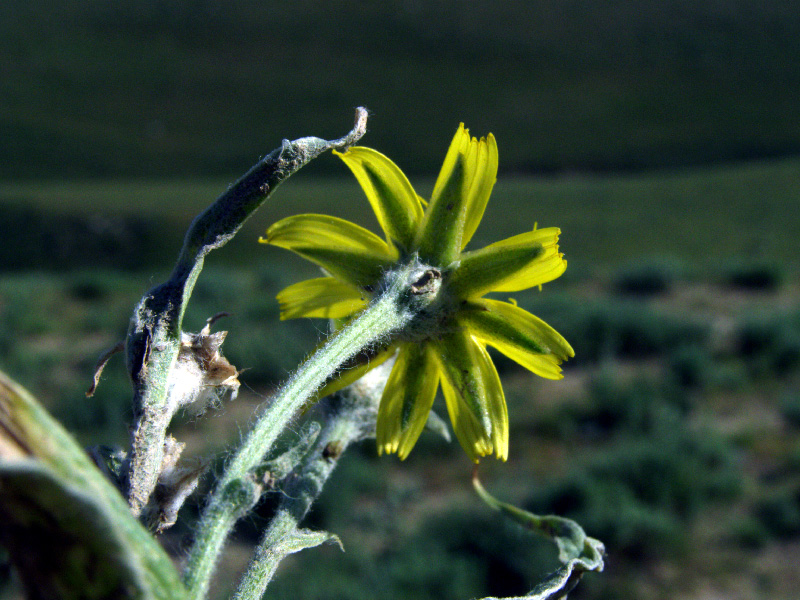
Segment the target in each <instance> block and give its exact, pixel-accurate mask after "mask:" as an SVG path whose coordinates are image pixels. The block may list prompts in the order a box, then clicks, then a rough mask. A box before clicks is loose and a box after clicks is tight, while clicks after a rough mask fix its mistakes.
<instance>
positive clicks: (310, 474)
mask: <svg viewBox="0 0 800 600" xmlns="http://www.w3.org/2000/svg"><path fill="white" fill-rule="evenodd" d="M387 366H388V365H382V366H381V367H378V369H375V370H374V371H371V372H370V374H369V375H368V376H367V377H369V378H370V379H376V380H379V381H377V382H375V383H373V384H372V385H369V386H367V385H361V384H356V385H353V386H350V387H349V388H347V389H346V390H344V391H342V392H340V393H339V394H337V395H335V396H333V397H332V398H330V399H329V401H328V402H327V404H326V408H327V409H328V410H326V420H325V425H324V426H323V428H322V431H321V433H320V435H319V437H318V438H317V442H316V444H315V445H314V448H313V449H312V450H311V451H310V452H309V453H308V454H306V456H305V458H304V459H303V461H302V463H301V464H300V465H299V466H298V467H297V468H295V470H294V471H293V472H292V473H291V474H290V475H289V476H288V477H287V478H286V481H285V484H284V485H283V486H282V488H281V491H282V492H283V493H282V496H281V502H280V505H279V506H278V509H277V511H276V513H275V516H274V517H273V519H272V520H271V521H270V525H269V528H268V529H267V530H266V531H265V532H264V535H263V536H262V538H261V541H260V542H259V544H258V547H257V548H256V551H255V553H254V555H253V560H252V562H251V563H250V565H249V566H248V568H247V572H246V573H245V574H244V576H243V577H242V580H241V581H240V583H239V588H238V589H237V591H236V595H235V596H234V597H233V600H258V599H260V598H261V597H262V596H263V595H264V591H265V590H266V588H267V585H268V584H269V582H270V581H271V580H272V577H273V575H274V574H275V570H276V569H277V568H278V565H279V564H280V562H281V561H282V560H283V559H284V558H285V557H286V556H287V555H288V554H291V553H293V552H298V551H300V550H303V549H305V548H310V547H313V546H317V545H319V544H321V543H324V542H327V541H332V540H333V541H335V540H336V538H335V537H334V536H332V535H331V534H328V533H326V532H312V531H308V530H303V529H299V527H298V525H299V523H300V522H301V521H302V520H303V518H304V517H305V516H306V513H308V511H309V509H310V508H311V505H312V504H313V503H314V501H315V500H316V499H317V497H318V496H319V494H320V493H321V492H322V488H323V486H324V485H325V482H326V481H327V480H328V478H329V477H330V475H331V473H332V472H333V470H334V468H335V467H336V465H337V463H338V461H339V458H340V457H341V456H342V454H343V453H344V451H345V450H346V449H347V447H348V446H349V445H350V444H351V443H353V442H357V441H359V440H362V439H365V438H367V437H374V435H375V414H376V411H377V407H378V402H379V400H380V394H381V391H382V390H383V385H385V383H386V378H387V377H388V375H389V371H390V370H391V369H390V368H388V369H387V368H384V367H387ZM376 371H379V373H376Z"/></svg>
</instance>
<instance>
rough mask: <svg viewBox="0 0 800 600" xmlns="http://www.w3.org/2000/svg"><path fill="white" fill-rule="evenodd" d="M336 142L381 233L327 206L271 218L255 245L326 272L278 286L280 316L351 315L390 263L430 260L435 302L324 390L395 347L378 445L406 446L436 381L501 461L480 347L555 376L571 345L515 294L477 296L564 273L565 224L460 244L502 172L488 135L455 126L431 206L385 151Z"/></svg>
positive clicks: (477, 453)
mask: <svg viewBox="0 0 800 600" xmlns="http://www.w3.org/2000/svg"><path fill="white" fill-rule="evenodd" d="M334 152H335V154H336V155H337V156H339V158H341V159H342V160H343V161H344V163H345V164H346V165H347V166H348V167H349V168H350V170H351V171H352V172H353V174H354V175H355V177H356V179H357V180H358V182H359V184H360V185H361V187H362V188H363V190H364V193H365V194H366V196H367V199H368V200H369V203H370V205H371V206H372V209H373V211H374V212H375V215H376V216H377V218H378V223H379V224H380V226H381V228H382V229H383V233H384V235H385V238H386V239H385V241H384V240H383V239H381V238H380V237H378V236H376V235H375V234H374V233H372V232H370V231H367V230H366V229H364V228H362V227H360V226H358V225H355V224H353V223H350V222H348V221H344V220H342V219H338V218H335V217H331V216H324V215H297V216H294V217H289V218H287V219H283V220H282V221H279V222H278V223H275V224H274V225H273V226H272V227H270V228H269V229H268V230H267V233H266V236H265V237H263V238H261V239H260V241H261V242H262V243H265V244H272V245H274V246H279V247H281V248H286V249H287V250H291V251H292V252H295V253H296V254H299V255H300V256H302V257H304V258H307V259H308V260H311V261H313V262H314V263H316V264H317V265H319V266H320V267H321V268H322V269H323V270H324V271H325V272H326V274H327V275H328V276H327V277H321V278H317V279H311V280H308V281H303V282H300V283H296V284H294V285H291V286H289V287H288V288H286V289H284V290H283V291H282V292H280V294H278V300H279V302H280V306H281V318H282V319H293V318H298V317H320V318H331V319H350V318H352V317H353V316H355V315H356V314H358V313H359V312H360V311H361V310H363V309H364V308H365V307H366V306H367V304H368V303H369V302H370V300H371V299H372V298H373V297H374V296H375V295H376V293H377V291H378V290H379V289H380V286H381V285H382V282H383V281H384V280H385V277H386V273H387V272H391V271H392V269H394V268H395V267H396V266H397V265H403V264H408V263H409V262H410V261H412V260H420V261H422V262H423V263H425V264H428V265H431V266H432V267H433V268H434V269H435V270H436V272H435V273H432V275H431V277H435V278H437V279H440V280H437V284H438V285H440V286H441V290H440V293H439V300H438V301H437V302H436V303H435V305H434V306H432V307H429V308H428V309H426V310H424V311H421V313H420V314H419V315H417V317H416V318H415V320H414V322H412V323H411V324H410V325H409V327H408V328H407V329H406V330H405V331H403V332H401V333H400V334H398V335H397V336H396V337H395V338H394V339H393V340H390V341H389V342H387V344H386V345H385V346H384V347H382V348H379V349H377V353H376V354H375V355H374V356H372V357H371V358H370V361H369V362H368V363H365V364H361V365H358V366H356V367H355V368H352V369H348V370H344V371H343V372H342V375H341V376H340V377H339V378H338V379H336V380H334V381H332V382H329V383H328V384H327V385H326V386H325V387H324V388H323V389H322V391H321V392H320V395H325V394H329V393H332V392H334V391H336V390H338V389H341V388H342V387H344V386H346V385H348V384H350V383H352V382H353V381H355V380H356V379H357V378H358V377H360V376H361V375H363V374H364V373H366V372H367V371H368V370H370V369H371V368H374V367H375V366H377V365H378V364H381V363H382V362H384V361H385V360H387V359H388V358H390V357H391V356H393V355H394V354H395V353H396V352H398V351H399V353H398V354H397V360H396V362H395V364H394V367H393V369H392V373H391V376H390V377H389V381H388V383H387V384H386V388H385V390H384V392H383V396H382V398H381V403H380V409H379V411H378V420H377V430H376V434H377V441H378V452H380V453H384V452H386V453H394V452H396V453H397V454H398V455H399V456H400V458H405V457H406V456H408V453H409V452H411V449H412V448H413V447H414V444H415V443H416V441H417V438H418V437H419V435H420V434H421V432H422V429H423V428H424V426H425V422H426V420H427V418H428V413H429V412H430V409H431V405H432V404H433V401H434V398H435V396H436V391H437V389H438V388H439V386H440V384H441V387H442V391H443V394H444V399H445V403H446V405H447V410H448V413H449V415H450V419H451V421H452V423H453V429H454V430H455V433H456V436H457V438H458V440H459V442H460V443H461V446H462V447H463V448H464V450H465V451H466V453H467V455H468V456H469V457H470V459H472V460H473V461H475V462H477V461H478V459H479V458H480V457H481V456H486V455H489V454H495V455H496V456H497V458H499V459H501V460H505V459H506V458H507V456H508V412H507V409H506V401H505V397H504V396H503V388H502V385H501V384H500V379H499V377H498V375H497V370H496V369H495V367H494V364H493V363H492V359H491V357H490V356H489V353H488V352H487V350H486V347H487V346H492V347H493V348H496V349H497V350H498V351H500V352H501V353H503V354H505V355H506V356H508V357H509V358H511V359H512V360H514V361H516V362H517V363H519V364H520V365H522V366H523V367H525V368H526V369H529V370H530V371H532V372H533V373H536V374H537V375H539V376H541V377H546V378H548V379H560V378H561V377H562V374H561V368H560V366H559V365H560V364H561V363H562V362H563V361H564V360H566V359H567V358H569V357H571V356H574V352H573V350H572V347H571V346H570V345H569V344H568V343H567V341H566V340H565V339H564V338H563V337H561V335H559V334H558V332H556V331H555V330H554V329H553V328H552V327H550V326H549V325H548V324H547V323H545V322H544V321H542V320H541V319H539V318H537V317H535V316H534V315H532V314H530V313H529V312H527V311H525V310H523V309H521V308H519V307H517V306H516V305H515V304H512V303H510V302H503V301H500V300H490V299H486V298H483V297H482V296H483V295H484V294H486V293H488V292H515V291H519V290H525V289H529V288H532V287H537V286H541V285H542V284H544V283H547V282H549V281H552V280H553V279H556V278H557V277H559V276H560V275H561V274H562V273H563V272H564V270H565V269H566V267H567V262H566V261H565V260H564V258H563V255H562V254H561V253H559V251H558V236H559V234H560V230H559V229H557V228H555V227H549V228H544V229H536V228H534V229H533V230H532V231H528V232H526V233H522V234H520V235H516V236H514V237H511V238H508V239H506V240H502V241H499V242H496V243H494V244H491V245H489V246H487V247H486V248H483V249H481V250H473V251H464V248H465V246H466V245H467V244H468V243H469V241H470V239H471V238H472V236H473V234H474V233H475V230H476V229H477V228H478V224H479V223H480V221H481V218H482V217H483V213H484V210H485V209H486V204H487V202H488V201H489V196H490V195H491V192H492V188H493V187H494V183H495V181H496V178H497V165H498V160H497V156H498V155H497V144H496V143H495V139H494V136H493V135H492V134H489V135H488V136H487V137H486V138H481V139H476V138H473V137H471V136H470V135H469V130H468V129H465V128H464V125H463V124H462V125H461V126H459V128H458V131H457V132H456V134H455V137H454V138H453V141H452V143H451V144H450V148H449V149H448V151H447V155H446V156H445V160H444V164H443V165H442V169H441V171H440V173H439V177H438V178H437V180H436V184H435V185H434V189H433V193H432V195H431V198H430V201H429V202H428V203H427V205H424V204H423V201H422V200H421V199H420V197H419V196H418V195H417V193H416V192H415V191H414V188H413V187H412V186H411V183H409V181H408V179H407V178H406V176H405V175H404V174H403V172H402V171H401V170H400V169H399V168H398V167H397V165H395V164H394V163H393V162H392V161H391V160H389V159H388V158H387V157H386V156H384V155H383V154H381V153H380V152H377V151H375V150H372V149H371V148H362V147H352V148H350V149H348V150H347V151H346V152H343V153H339V152H336V151H334Z"/></svg>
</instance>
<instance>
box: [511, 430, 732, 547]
mask: <svg viewBox="0 0 800 600" xmlns="http://www.w3.org/2000/svg"><path fill="white" fill-rule="evenodd" d="M740 489H741V484H740V481H739V468H738V465H737V459H736V455H735V453H734V451H733V450H732V448H731V446H730V445H728V444H727V443H726V442H724V441H723V440H722V439H721V438H718V437H717V436H714V435H712V434H710V432H707V431H690V430H686V429H683V428H681V427H680V426H679V425H678V424H677V423H673V424H672V425H669V424H668V423H664V424H663V425H662V426H661V427H659V429H658V430H657V431H655V432H653V433H651V434H650V435H649V436H641V437H636V438H627V439H626V440H624V441H621V442H620V443H619V444H617V445H615V446H614V447H613V448H612V449H610V450H609V451H607V452H605V453H603V454H601V455H598V456H597V457H595V458H593V459H591V460H590V461H588V462H587V463H586V464H584V465H583V466H582V467H580V468H576V469H575V470H573V471H572V472H571V473H569V474H568V475H567V476H565V477H564V478H563V479H561V480H556V481H553V482H551V483H550V485H548V486H546V487H544V488H543V489H542V490H541V491H539V492H537V493H536V494H534V495H533V496H532V497H531V498H530V499H529V501H528V503H527V508H529V509H530V510H533V511H534V512H539V513H557V514H562V515H566V516H569V517H570V518H574V519H576V520H578V521H579V522H580V523H581V524H582V525H583V527H584V529H585V530H586V531H587V533H588V534H589V535H592V536H594V537H598V538H599V539H602V540H603V541H604V542H605V543H606V545H607V546H608V547H610V548H615V549H616V550H618V551H620V552H624V553H627V554H630V555H634V556H638V555H639V554H641V553H645V554H650V555H660V554H663V553H664V552H670V551H672V550H675V549H677V548H679V547H680V546H681V545H682V544H683V543H685V542H686V541H687V538H686V535H687V529H686V525H687V523H688V522H689V521H690V520H691V519H692V518H694V517H695V516H696V515H697V514H698V513H700V512H701V511H702V510H703V509H705V508H706V507H707V506H708V505H709V504H710V503H712V502H715V501H718V500H722V499H730V498H733V497H735V496H737V495H738V494H739V492H740Z"/></svg>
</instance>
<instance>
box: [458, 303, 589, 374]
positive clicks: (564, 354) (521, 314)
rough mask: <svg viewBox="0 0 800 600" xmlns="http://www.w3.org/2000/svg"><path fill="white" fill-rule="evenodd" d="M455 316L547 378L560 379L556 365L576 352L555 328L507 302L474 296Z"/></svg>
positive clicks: (558, 368)
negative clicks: (473, 299) (477, 298)
mask: <svg viewBox="0 0 800 600" xmlns="http://www.w3.org/2000/svg"><path fill="white" fill-rule="evenodd" d="M458 320H459V323H461V324H462V325H463V327H464V328H465V329H467V330H468V331H469V332H470V333H471V334H472V335H473V336H474V337H476V338H477V339H478V340H479V341H481V342H483V343H484V344H488V345H490V346H493V347H494V348H497V349H498V350H499V351H500V352H502V353H503V354H505V355H506V356H508V357H509V358H510V359H511V360H513V361H516V362H517V363H519V364H520V365H522V366H523V367H525V368H526V369H529V370H531V371H533V372H534V373H536V374H537V375H539V376H541V377H545V378H547V379H561V377H562V375H561V368H560V367H559V365H560V364H561V362H562V361H564V360H566V359H567V358H569V357H571V356H575V352H574V351H573V350H572V347H571V346H570V345H569V343H568V342H567V340H565V339H564V338H563V337H562V336H561V334H559V333H558V332H557V331H556V330H555V329H553V328H552V327H550V326H549V325H548V324H547V323H545V322H544V321H542V320H541V319H540V318H538V317H536V316H534V315H532V314H531V313H529V312H528V311H526V310H523V309H522V308H519V307H517V306H514V305H513V304H510V303H508V302H501V301H499V300H489V299H487V298H483V299H480V300H475V301H473V302H470V303H469V304H468V305H467V306H465V307H463V308H462V309H461V310H459V313H458Z"/></svg>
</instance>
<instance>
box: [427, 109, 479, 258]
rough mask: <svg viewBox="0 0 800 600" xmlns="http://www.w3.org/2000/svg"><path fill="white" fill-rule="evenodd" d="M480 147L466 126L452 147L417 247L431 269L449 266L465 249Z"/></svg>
mask: <svg viewBox="0 0 800 600" xmlns="http://www.w3.org/2000/svg"><path fill="white" fill-rule="evenodd" d="M483 143H485V142H483ZM480 145H481V144H480V143H479V142H478V140H476V139H474V138H470V135H469V131H468V130H467V129H465V128H464V124H463V123H462V124H461V125H460V126H459V128H458V131H456V135H455V136H454V137H453V141H452V142H451V143H450V148H449V149H448V151H447V155H446V156H445V159H444V164H442V170H441V171H440V172H439V177H438V178H437V180H436V184H435V185H434V187H433V193H432V195H431V201H430V204H429V205H428V207H427V209H426V210H425V217H424V218H423V220H422V226H421V227H420V230H419V233H418V234H417V240H416V244H415V245H416V247H417V248H418V249H419V255H420V258H422V260H424V261H427V262H429V263H430V264H432V265H436V266H440V267H445V266H447V265H449V264H450V263H452V262H453V261H454V260H455V259H456V258H457V257H458V253H459V252H460V250H461V248H462V246H463V245H462V240H463V238H464V222H465V220H466V213H467V205H468V199H469V191H470V188H471V187H472V185H471V184H472V182H473V178H474V176H475V173H476V172H477V169H478V163H479V161H478V155H479V153H480Z"/></svg>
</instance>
